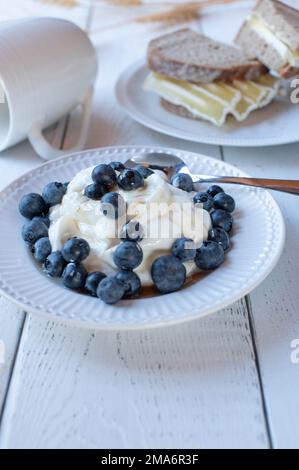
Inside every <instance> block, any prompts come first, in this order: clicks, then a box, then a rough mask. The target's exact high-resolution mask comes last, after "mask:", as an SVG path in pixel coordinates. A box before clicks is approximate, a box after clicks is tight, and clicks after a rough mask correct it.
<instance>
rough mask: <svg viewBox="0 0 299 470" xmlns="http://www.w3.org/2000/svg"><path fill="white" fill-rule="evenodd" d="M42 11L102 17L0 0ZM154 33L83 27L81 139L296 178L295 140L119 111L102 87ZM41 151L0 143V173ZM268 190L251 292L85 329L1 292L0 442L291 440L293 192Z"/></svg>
mask: <svg viewBox="0 0 299 470" xmlns="http://www.w3.org/2000/svg"><path fill="white" fill-rule="evenodd" d="M44 14H46V15H48V14H51V15H53V16H66V17H68V18H70V19H72V20H73V21H75V22H77V23H78V24H80V25H82V26H84V27H86V26H87V27H88V28H89V29H91V30H93V29H94V28H97V27H99V26H101V24H103V23H105V21H106V20H107V16H104V17H103V13H101V12H100V11H97V10H95V9H93V8H92V7H91V8H86V7H77V8H74V9H73V10H63V9H61V8H58V7H55V6H49V5H47V6H45V5H42V6H41V5H40V4H38V3H37V2H36V1H34V0H27V1H25V0H11V1H10V2H9V5H8V3H7V1H6V0H0V18H1V19H6V18H15V17H18V16H24V15H27V16H28V15H44ZM232 17H233V13H231V14H230V15H226V20H227V21H228V18H232ZM201 26H202V28H203V30H204V31H205V32H210V33H211V34H212V33H215V34H217V29H218V26H219V25H218V26H217V25H215V22H213V21H211V19H210V18H209V16H207V17H206V18H205V19H203V20H202V22H201ZM227 28H228V29H230V24H229V23H228V24H227ZM142 29H143V30H144V32H143V33H142V34H141V30H142ZM211 29H212V30H213V31H211ZM153 34H157V31H155V30H153V28H148V27H145V26H136V27H134V28H133V27H132V26H130V27H128V28H121V29H118V30H114V31H107V33H105V34H103V33H102V34H96V35H93V36H92V39H93V41H94V43H95V46H96V48H97V52H98V57H99V62H100V75H99V78H98V81H97V85H96V96H95V100H94V109H93V119H92V124H91V127H90V134H89V138H88V143H87V147H89V148H94V147H100V146H107V145H116V144H146V145H148V144H151V145H164V146H169V147H178V148H184V149H187V150H192V151H197V152H200V153H205V154H208V155H211V156H213V157H215V158H219V159H223V160H225V161H227V162H229V163H232V164H234V165H236V166H238V167H239V168H241V169H244V170H245V171H248V172H249V173H251V174H254V175H257V176H264V175H268V176H270V175H271V176H273V177H286V178H287V177H289V178H299V164H298V160H299V144H295V145H289V146H284V147H276V148H264V149H237V148H222V147H212V146H206V145H200V144H192V143H188V142H184V141H180V140H177V139H175V138H170V137H165V136H162V135H159V134H158V133H155V132H152V131H150V130H148V129H145V128H143V127H142V126H140V125H138V124H136V123H135V122H133V121H132V120H131V119H130V118H129V117H127V116H126V115H125V113H124V112H122V111H121V110H120V109H119V107H118V106H117V103H116V101H115V98H114V93H113V89H114V84H115V80H116V79H117V76H118V74H119V73H120V72H121V70H123V69H124V68H125V67H126V66H127V65H128V64H130V63H131V62H133V61H134V60H136V59H137V58H139V57H142V55H143V54H144V50H145V46H146V43H147V41H148V39H149V38H150V36H151V35H153ZM76 122H77V120H76V118H74V119H70V120H64V121H63V122H61V123H59V124H58V125H57V126H55V127H54V128H53V129H52V130H50V131H49V138H51V139H52V141H55V142H56V143H58V144H59V145H61V147H67V146H69V145H70V144H71V142H72V137H73V136H74V134H75V133H76ZM40 163H41V160H40V159H39V158H38V157H37V156H36V155H35V154H34V152H33V151H32V149H31V148H30V146H29V144H28V143H23V144H21V145H19V146H17V147H15V148H13V149H11V150H8V151H6V152H4V153H3V154H2V155H1V156H0V183H1V187H4V186H5V185H6V184H8V183H9V182H10V181H11V180H13V179H14V178H15V177H17V176H18V175H20V174H21V173H23V172H24V171H26V170H29V169H30V168H33V167H36V166H37V165H39V164H40ZM274 196H275V199H276V200H277V201H278V203H279V204H280V207H281V209H282V211H283V214H284V217H285V221H286V225H287V243H286V248H285V251H284V253H283V256H282V258H281V260H280V262H279V264H278V266H277V268H276V269H275V270H274V271H273V273H272V274H271V275H270V276H269V278H268V279H267V280H266V281H265V282H264V283H263V284H262V285H261V286H260V287H259V288H258V289H256V290H255V291H254V292H253V293H252V294H251V295H250V296H248V297H246V298H244V299H242V300H240V301H239V302H237V303H235V304H234V305H232V306H231V307H229V308H227V309H225V310H223V311H220V312H218V313H216V314H214V315H211V316H209V317H207V318H205V319H202V320H200V321H193V322H191V323H186V324H184V325H180V326H176V327H171V328H166V329H161V330H148V331H135V332H109V333H107V332H100V331H97V332H95V331H87V330H79V329H76V328H71V327H66V326H64V325H60V324H57V323H54V322H52V321H50V320H47V319H44V318H40V317H38V316H33V315H31V314H30V313H29V312H22V311H19V309H18V308H17V307H15V306H14V305H13V304H11V303H10V302H8V301H7V300H5V299H0V360H1V345H2V347H3V345H5V363H4V364H0V447H1V448H63V447H67V448H76V447H78V448H132V447H133V448H134V447H137V448H164V447H166V448H198V449H200V448H217V447H220V448H227V447H236V448H240V447H245V448H269V447H276V448H286V447H297V448H298V447H299V421H298V416H299V364H295V363H293V362H294V361H293V362H292V361H291V353H292V348H291V342H292V341H293V340H295V339H296V338H299V288H298V287H299V250H298V233H299V209H298V207H299V206H298V203H299V200H298V199H297V198H296V196H288V195H283V194H279V193H277V194H275V195H274ZM2 359H3V358H2Z"/></svg>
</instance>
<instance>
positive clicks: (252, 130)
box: [116, 61, 299, 147]
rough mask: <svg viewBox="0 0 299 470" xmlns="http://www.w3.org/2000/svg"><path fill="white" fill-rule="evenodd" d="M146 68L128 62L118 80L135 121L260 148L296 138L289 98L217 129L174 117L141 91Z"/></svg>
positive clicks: (295, 108) (296, 109)
mask: <svg viewBox="0 0 299 470" xmlns="http://www.w3.org/2000/svg"><path fill="white" fill-rule="evenodd" d="M148 73H149V71H148V69H147V67H146V65H145V64H144V62H143V61H138V62H137V63H135V64H133V65H131V66H130V67H129V68H128V69H126V70H125V71H124V72H123V74H122V75H121V76H120V78H119V79H118V82H117V84H116V96H117V100H118V102H119V104H120V105H121V106H122V107H123V108H124V109H125V111H126V112H127V113H128V114H129V115H130V116H131V117H132V118H133V119H135V120H136V121H137V122H139V123H140V124H143V125H144V126H146V127H149V128H150V129H154V130H155V131H158V132H161V133H163V134H167V135H171V136H173V137H178V138H180V139H185V140H190V141H192V142H201V143H206V144H213V145H230V146H237V147H261V146H266V145H279V144H287V143H291V142H297V141H299V131H298V113H299V105H298V104H297V105H296V104H292V103H291V102H290V99H289V98H277V99H276V100H275V101H273V102H272V103H271V104H270V105H269V106H267V107H266V108H264V109H260V110H258V111H255V112H253V113H252V114H251V115H250V116H249V117H248V118H247V119H246V121H244V122H242V123H240V122H239V123H238V122H237V121H233V120H232V121H231V122H230V123H229V124H226V125H225V126H224V127H221V128H218V127H216V126H214V125H213V124H210V123H208V122H204V121H196V120H192V119H188V118H184V117H180V116H177V115H175V114H173V113H170V112H168V111H166V110H165V109H164V108H163V107H162V106H161V105H160V98H159V96H158V95H157V94H155V93H152V92H146V91H144V90H143V83H144V80H145V78H146V76H147V75H148Z"/></svg>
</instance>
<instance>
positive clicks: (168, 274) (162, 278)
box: [151, 256, 186, 294]
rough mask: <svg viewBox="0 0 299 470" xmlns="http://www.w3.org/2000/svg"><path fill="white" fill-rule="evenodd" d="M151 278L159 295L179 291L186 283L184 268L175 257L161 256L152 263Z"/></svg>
mask: <svg viewBox="0 0 299 470" xmlns="http://www.w3.org/2000/svg"><path fill="white" fill-rule="evenodd" d="M151 276H152V280H153V283H154V285H155V287H156V288H157V289H158V291H159V292H161V294H167V293H168V292H174V291H177V290H179V289H181V288H182V287H183V285H184V283H185V281H186V268H185V266H184V265H183V263H182V262H181V261H180V260H179V259H178V258H176V257H175V256H161V257H160V258H158V259H156V260H155V261H154V262H153V265H152V268H151Z"/></svg>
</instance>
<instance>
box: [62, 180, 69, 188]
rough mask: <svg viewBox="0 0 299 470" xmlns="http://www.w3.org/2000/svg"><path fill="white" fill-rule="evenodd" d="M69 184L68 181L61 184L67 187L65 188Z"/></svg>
mask: <svg viewBox="0 0 299 470" xmlns="http://www.w3.org/2000/svg"><path fill="white" fill-rule="evenodd" d="M69 184H70V182H69V181H66V182H65V183H63V186H64V187H65V189H67V188H68V185H69Z"/></svg>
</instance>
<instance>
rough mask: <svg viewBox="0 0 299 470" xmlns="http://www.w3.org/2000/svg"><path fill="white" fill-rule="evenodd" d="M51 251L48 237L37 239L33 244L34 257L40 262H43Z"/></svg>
mask: <svg viewBox="0 0 299 470" xmlns="http://www.w3.org/2000/svg"><path fill="white" fill-rule="evenodd" d="M51 251H52V247H51V243H50V240H49V238H48V237H43V238H40V239H39V240H37V242H35V244H34V248H33V253H34V258H35V259H36V260H37V261H39V262H40V263H44V262H45V261H46V259H47V258H48V256H49V254H50V253H51Z"/></svg>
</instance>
